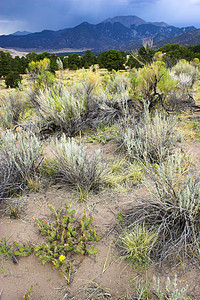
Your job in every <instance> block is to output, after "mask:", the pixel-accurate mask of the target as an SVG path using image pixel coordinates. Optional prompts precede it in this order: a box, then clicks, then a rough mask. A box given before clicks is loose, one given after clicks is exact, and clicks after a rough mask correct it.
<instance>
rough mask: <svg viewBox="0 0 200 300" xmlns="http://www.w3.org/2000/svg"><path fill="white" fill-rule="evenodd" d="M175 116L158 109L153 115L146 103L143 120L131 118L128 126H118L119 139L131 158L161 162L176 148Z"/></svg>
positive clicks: (147, 161)
mask: <svg viewBox="0 0 200 300" xmlns="http://www.w3.org/2000/svg"><path fill="white" fill-rule="evenodd" d="M176 123H177V118H176V117H175V116H171V115H170V116H168V117H167V116H165V115H164V114H162V113H161V112H159V111H158V110H156V112H155V115H154V116H153V117H151V114H150V112H149V109H148V105H147V104H145V105H144V113H143V117H142V118H141V120H140V121H139V122H138V120H134V119H133V118H132V119H131V122H129V123H128V126H127V125H126V124H125V125H124V124H123V123H122V124H121V125H119V126H118V128H119V131H118V135H119V141H120V143H121V144H122V145H123V147H124V148H125V150H126V153H127V155H128V156H129V157H130V158H131V159H134V158H135V159H138V160H142V161H144V162H146V163H149V162H150V163H161V162H162V161H163V160H164V159H165V157H166V156H167V154H168V153H169V152H170V151H171V150H172V149H173V148H174V146H175V144H176V141H177V140H178V137H177V136H176V134H175V125H176Z"/></svg>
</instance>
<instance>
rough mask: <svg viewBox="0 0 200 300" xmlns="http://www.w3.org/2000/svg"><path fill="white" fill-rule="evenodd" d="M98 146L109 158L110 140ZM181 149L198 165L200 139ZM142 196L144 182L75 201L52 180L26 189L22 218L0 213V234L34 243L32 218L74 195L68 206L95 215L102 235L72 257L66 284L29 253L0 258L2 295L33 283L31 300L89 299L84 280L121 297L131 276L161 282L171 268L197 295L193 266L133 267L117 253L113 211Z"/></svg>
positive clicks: (18, 293) (19, 293)
mask: <svg viewBox="0 0 200 300" xmlns="http://www.w3.org/2000/svg"><path fill="white" fill-rule="evenodd" d="M95 147H96V146H95ZM100 147H101V150H102V151H103V152H104V155H105V156H106V158H107V159H112V157H113V154H114V148H115V147H113V145H112V143H110V144H107V145H105V146H100ZM88 149H89V151H91V152H92V151H93V150H94V145H90V144H89V145H88ZM183 149H184V151H187V152H190V154H191V155H192V156H194V158H195V159H194V160H195V164H196V167H197V168H198V169H199V168H200V141H199V140H196V141H195V142H194V141H185V142H184V143H183ZM116 155H117V154H116ZM144 197H145V198H148V197H149V195H148V192H147V190H146V189H145V188H144V187H143V186H142V185H141V186H138V187H136V188H135V189H133V190H132V191H131V192H127V193H119V192H114V191H112V192H111V191H108V190H107V191H103V192H99V193H98V194H94V195H91V197H90V199H89V200H88V201H87V202H86V203H79V202H77V200H76V195H75V194H74V193H72V192H70V191H69V190H68V189H67V188H66V187H63V186H59V185H55V186H51V187H49V188H48V189H47V190H42V191H40V192H38V193H29V194H27V195H26V196H25V197H24V212H23V213H22V215H21V218H20V219H11V218H10V217H9V216H8V215H6V216H5V215H2V218H1V221H0V239H1V238H2V237H6V238H7V239H8V240H9V242H13V241H17V242H20V243H24V244H27V243H30V244H32V243H34V244H38V243H39V242H41V241H42V240H43V238H42V236H41V235H40V234H39V231H38V229H37V226H36V224H35V222H34V220H33V219H32V218H33V217H34V218H41V217H42V218H45V219H48V218H50V217H51V213H50V211H49V210H48V209H47V203H50V204H51V205H53V206H54V207H55V208H58V207H59V206H60V203H61V202H62V203H63V205H64V204H65V203H66V204H69V203H70V202H71V201H72V208H74V209H75V210H76V216H77V218H80V217H81V216H82V215H83V212H84V209H85V210H86V214H87V215H88V216H89V215H92V216H93V222H92V224H93V225H94V226H95V228H96V231H97V234H98V235H100V237H101V239H100V241H99V242H96V243H95V248H96V249H98V254H96V255H92V256H83V257H81V256H78V255H77V257H75V263H74V272H73V274H72V275H71V280H70V282H71V283H70V285H68V284H67V280H66V278H65V277H61V276H60V274H59V271H57V270H52V268H51V265H50V264H45V265H44V266H43V265H42V264H41V261H40V260H39V259H38V258H36V257H35V256H34V255H33V254H32V255H31V256H29V257H24V258H21V259H20V260H19V262H18V263H17V264H14V263H13V262H12V261H11V260H5V259H3V258H2V259H1V260H0V265H1V274H0V277H1V280H0V291H1V297H0V299H1V300H12V299H13V300H14V299H23V296H24V295H25V293H26V292H27V291H28V290H29V289H30V287H31V286H33V292H32V294H31V299H33V300H38V299H48V300H51V299H52V300H61V299H63V300H64V299H87V297H86V295H88V291H89V289H88V288H87V287H88V285H89V286H91V285H93V286H98V287H100V288H102V289H103V290H104V291H106V292H105V295H107V297H108V299H120V298H121V297H122V296H127V295H131V294H133V290H132V289H131V288H130V285H129V281H130V278H133V279H134V281H135V282H136V281H138V280H147V281H151V280H152V278H153V276H156V278H160V280H161V283H162V284H164V282H166V278H167V276H170V277H171V279H172V280H173V278H174V275H175V274H181V276H180V277H179V279H178V281H179V284H180V286H181V287H185V286H186V284H187V285H188V286H189V288H188V295H189V296H190V297H191V298H192V299H196V300H198V299H200V284H199V270H198V269H197V268H196V267H195V266H192V265H191V266H188V270H187V271H186V272H185V273H183V270H182V269H181V266H180V267H179V268H177V269H174V270H168V273H165V274H164V273H162V272H161V271H160V270H158V268H156V267H153V266H152V267H150V268H149V269H148V270H138V269H134V267H133V266H132V265H131V264H130V263H128V262H127V261H125V260H124V258H122V257H120V255H119V251H118V249H117V248H116V246H115V243H114V241H115V239H116V231H115V224H116V217H117V214H118V213H119V212H120V211H121V210H122V209H128V208H130V207H132V205H133V203H135V202H136V201H139V200H141V199H143V198H144ZM165 271H166V270H165ZM88 299H97V298H95V297H94V298H88ZM98 299H101V298H98ZM102 299H103V298H102ZM105 299H106V298H105ZM152 299H153V298H152Z"/></svg>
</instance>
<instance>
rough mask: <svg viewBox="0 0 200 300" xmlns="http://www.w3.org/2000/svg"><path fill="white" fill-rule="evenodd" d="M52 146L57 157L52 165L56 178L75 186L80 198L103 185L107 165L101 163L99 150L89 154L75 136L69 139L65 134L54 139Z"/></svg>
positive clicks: (85, 196)
mask: <svg viewBox="0 0 200 300" xmlns="http://www.w3.org/2000/svg"><path fill="white" fill-rule="evenodd" d="M51 147H52V151H53V153H54V155H55V158H56V161H54V165H53V166H52V168H53V169H54V170H53V173H54V174H55V175H54V178H56V179H57V180H59V181H61V182H64V183H66V184H67V185H69V186H71V187H73V188H75V189H76V190H77V191H78V192H79V198H80V200H83V199H84V198H87V197H88V193H89V192H90V191H96V190H98V189H99V188H100V187H101V184H102V182H103V178H104V174H105V166H104V165H103V164H102V163H101V158H100V152H99V151H95V152H93V154H92V155H89V154H88V153H87V151H86V150H85V148H84V146H83V145H82V144H81V143H80V144H78V143H77V142H76V141H75V140H74V139H73V138H68V139H67V138H66V136H65V135H62V137H61V138H60V139H56V140H55V141H52V142H51Z"/></svg>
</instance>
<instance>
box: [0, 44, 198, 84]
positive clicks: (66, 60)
mask: <svg viewBox="0 0 200 300" xmlns="http://www.w3.org/2000/svg"><path fill="white" fill-rule="evenodd" d="M155 53H161V54H162V60H163V61H164V62H165V63H166V66H167V67H172V66H174V65H175V64H176V63H177V62H178V61H179V60H180V59H186V60H187V61H191V60H193V59H194V58H199V59H200V45H197V46H190V47H188V48H186V47H185V46H179V45H178V44H174V45H165V46H163V47H161V48H159V49H157V52H156V51H153V50H152V49H150V48H145V47H141V48H140V49H139V50H138V52H137V54H135V55H131V54H130V53H129V54H130V55H128V56H127V54H128V53H125V52H123V51H117V50H109V51H104V52H102V53H99V54H98V55H95V54H93V53H92V51H91V50H87V51H86V53H85V54H83V55H78V53H69V54H68V56H60V59H61V61H62V63H63V68H64V69H67V68H68V69H70V70H77V69H80V68H85V69H87V68H89V67H91V66H94V65H95V64H98V65H99V67H100V68H105V69H107V70H108V71H112V70H116V71H118V70H123V69H125V66H128V67H129V68H137V69H138V68H140V67H143V65H144V64H148V63H150V62H151V61H152V60H153V57H154V55H155ZM127 57H128V58H127ZM44 58H48V59H49V60H50V72H52V73H55V71H56V70H58V65H57V58H58V57H57V55H56V54H55V53H52V54H50V53H48V52H44V53H41V54H37V53H34V52H33V53H28V54H27V55H26V56H22V57H21V58H20V57H19V56H15V57H14V58H13V57H12V56H11V54H10V53H8V52H3V51H0V78H1V77H3V78H5V80H6V85H7V86H10V87H16V86H17V85H18V82H19V81H20V80H21V76H20V74H25V73H26V72H27V68H28V65H29V63H30V62H32V61H34V62H37V61H41V60H43V59H44Z"/></svg>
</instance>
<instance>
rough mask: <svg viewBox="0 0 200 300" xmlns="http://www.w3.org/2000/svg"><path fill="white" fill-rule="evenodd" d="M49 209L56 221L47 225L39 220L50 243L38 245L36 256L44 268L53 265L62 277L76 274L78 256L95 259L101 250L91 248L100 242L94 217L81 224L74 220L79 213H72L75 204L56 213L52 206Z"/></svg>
mask: <svg viewBox="0 0 200 300" xmlns="http://www.w3.org/2000/svg"><path fill="white" fill-rule="evenodd" d="M48 208H49V209H50V211H51V212H52V214H53V218H54V220H53V221H52V222H47V221H46V220H44V219H42V218H41V219H35V221H36V223H37V225H38V228H39V231H40V232H41V233H42V235H44V236H45V237H46V239H47V241H46V242H44V243H42V244H40V245H38V246H37V245H35V246H34V251H35V255H36V256H37V257H38V258H39V259H41V260H42V264H45V263H46V262H51V263H52V264H53V267H52V269H57V268H61V274H64V273H68V279H69V281H70V277H69V276H70V272H71V271H72V266H73V264H72V259H73V258H72V256H73V255H74V254H81V255H92V254H95V253H97V250H96V249H94V247H93V246H91V245H90V242H91V241H99V239H100V237H99V236H98V235H96V231H95V229H92V228H91V222H92V220H93V218H92V217H90V218H88V217H86V213H85V212H84V215H83V217H82V219H81V220H80V221H79V222H78V221H77V220H76V218H75V217H74V214H75V211H74V210H72V209H71V204H70V205H69V206H67V205H66V204H65V206H64V208H63V207H62V204H61V205H60V207H59V208H58V210H55V209H54V208H53V207H52V206H51V205H48Z"/></svg>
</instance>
